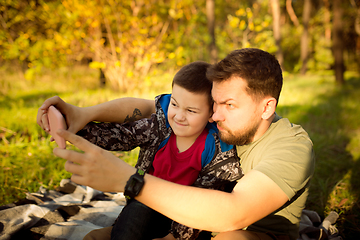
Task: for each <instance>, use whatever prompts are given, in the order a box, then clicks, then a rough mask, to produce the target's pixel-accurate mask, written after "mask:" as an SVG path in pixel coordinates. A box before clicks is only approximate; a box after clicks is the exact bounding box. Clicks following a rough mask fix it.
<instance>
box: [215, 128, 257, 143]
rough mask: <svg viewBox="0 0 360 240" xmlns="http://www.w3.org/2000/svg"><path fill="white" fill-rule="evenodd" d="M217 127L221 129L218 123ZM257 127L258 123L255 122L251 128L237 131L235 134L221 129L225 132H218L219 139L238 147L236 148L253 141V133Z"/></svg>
mask: <svg viewBox="0 0 360 240" xmlns="http://www.w3.org/2000/svg"><path fill="white" fill-rule="evenodd" d="M218 125H219V126H220V127H222V126H221V125H220V124H219V123H218ZM259 125H260V122H257V123H255V124H253V125H252V126H249V127H248V128H246V129H245V130H238V131H236V132H232V131H229V130H228V129H225V128H224V127H222V128H224V129H225V130H226V131H224V132H220V131H219V136H220V139H221V140H222V141H223V142H225V143H227V144H231V145H238V146H242V145H246V144H249V143H251V142H252V141H253V139H254V136H255V133H256V132H257V130H258V128H259Z"/></svg>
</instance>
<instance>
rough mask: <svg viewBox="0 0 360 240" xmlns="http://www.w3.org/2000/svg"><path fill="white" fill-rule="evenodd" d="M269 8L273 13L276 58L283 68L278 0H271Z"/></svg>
mask: <svg viewBox="0 0 360 240" xmlns="http://www.w3.org/2000/svg"><path fill="white" fill-rule="evenodd" d="M271 9H272V15H273V31H274V38H275V44H276V47H277V51H276V58H277V59H278V61H279V63H280V66H281V68H283V64H284V56H283V51H282V48H281V32H280V1H279V0H271Z"/></svg>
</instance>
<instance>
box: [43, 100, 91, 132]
mask: <svg viewBox="0 0 360 240" xmlns="http://www.w3.org/2000/svg"><path fill="white" fill-rule="evenodd" d="M51 105H53V106H55V107H56V108H57V109H58V110H59V111H60V112H61V113H62V114H63V115H64V118H65V121H66V125H67V126H68V131H70V132H72V133H77V132H78V131H79V130H81V129H83V128H84V127H85V125H86V124H87V123H88V122H90V121H91V120H88V119H87V117H88V116H87V115H86V111H85V110H84V109H83V108H80V107H76V106H74V105H71V104H69V103H66V102H64V101H63V100H62V99H61V98H60V97H58V96H54V97H51V98H48V99H46V100H45V101H44V103H43V105H42V106H41V107H40V108H39V109H38V113H37V117H36V122H37V124H38V125H39V126H40V127H41V128H42V129H44V130H45V131H46V132H48V133H49V131H50V127H49V121H48V117H47V114H48V109H49V107H50V106H51Z"/></svg>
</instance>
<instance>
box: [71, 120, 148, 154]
mask: <svg viewBox="0 0 360 240" xmlns="http://www.w3.org/2000/svg"><path fill="white" fill-rule="evenodd" d="M153 127H154V117H153V116H152V117H151V118H145V119H140V120H138V121H135V122H129V123H124V124H119V123H96V122H90V123H88V124H87V125H86V126H85V127H84V128H83V129H82V130H80V131H79V132H78V133H77V134H78V135H79V136H82V137H83V138H85V139H86V140H88V141H90V142H91V143H93V144H95V145H97V146H99V147H101V148H104V149H106V150H110V151H129V150H132V149H134V148H135V147H138V146H140V147H142V146H146V145H148V144H149V143H150V142H151V141H152V137H154V134H151V132H152V129H153Z"/></svg>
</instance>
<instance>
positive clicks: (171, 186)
mask: <svg viewBox="0 0 360 240" xmlns="http://www.w3.org/2000/svg"><path fill="white" fill-rule="evenodd" d="M269 199H271V201H270V200H269ZM137 200H139V201H140V202H142V203H144V204H145V205H147V206H149V207H151V208H153V209H154V210H156V211H158V212H160V213H162V214H164V215H166V216H167V217H169V218H171V219H173V220H174V221H177V222H179V223H181V224H184V225H186V226H189V227H193V228H197V229H202V230H208V231H213V232H225V231H233V230H236V229H242V228H244V227H247V226H249V225H251V224H252V223H254V222H256V221H258V220H260V219H262V218H264V217H265V216H267V215H269V214H270V213H272V212H274V211H275V210H276V209H278V208H279V207H281V206H282V205H283V204H285V202H287V201H288V198H287V196H286V194H285V193H284V192H283V191H282V190H281V189H280V187H278V186H277V185H276V183H275V182H273V181H272V180H271V179H270V178H269V177H267V176H266V175H265V174H263V173H261V172H258V171H251V172H249V173H248V174H246V175H245V176H244V177H243V178H241V179H240V180H239V182H238V183H237V185H236V186H235V188H234V190H233V192H232V193H226V192H221V191H217V190H210V189H203V188H196V187H190V186H183V185H179V184H175V183H171V182H168V181H165V180H162V179H159V178H156V177H153V176H150V175H148V174H146V175H145V185H144V188H143V189H142V191H141V192H140V194H139V196H138V197H137Z"/></svg>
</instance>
